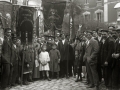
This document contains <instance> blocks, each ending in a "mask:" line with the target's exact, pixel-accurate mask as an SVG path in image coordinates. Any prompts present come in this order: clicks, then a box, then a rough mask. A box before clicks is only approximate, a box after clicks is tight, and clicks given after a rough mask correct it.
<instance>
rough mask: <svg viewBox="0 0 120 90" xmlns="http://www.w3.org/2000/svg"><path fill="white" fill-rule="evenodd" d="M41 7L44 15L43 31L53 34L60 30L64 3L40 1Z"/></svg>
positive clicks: (53, 0) (48, 0)
mask: <svg viewBox="0 0 120 90" xmlns="http://www.w3.org/2000/svg"><path fill="white" fill-rule="evenodd" d="M42 5H43V15H44V31H48V30H50V31H52V34H53V32H55V30H61V29H62V23H63V17H64V9H65V8H66V2H65V1H56V0H52V1H51V0H42Z"/></svg>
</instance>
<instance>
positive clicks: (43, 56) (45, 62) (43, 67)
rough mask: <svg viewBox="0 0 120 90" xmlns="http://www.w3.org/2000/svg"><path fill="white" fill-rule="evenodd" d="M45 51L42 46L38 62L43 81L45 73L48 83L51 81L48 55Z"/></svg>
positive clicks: (44, 46)
mask: <svg viewBox="0 0 120 90" xmlns="http://www.w3.org/2000/svg"><path fill="white" fill-rule="evenodd" d="M46 49H47V47H46V45H43V46H42V51H41V53H40V54H39V61H40V67H39V71H42V74H43V79H45V73H46V75H47V78H48V81H51V79H50V78H49V70H50V69H49V62H50V57H49V53H48V52H47V51H46Z"/></svg>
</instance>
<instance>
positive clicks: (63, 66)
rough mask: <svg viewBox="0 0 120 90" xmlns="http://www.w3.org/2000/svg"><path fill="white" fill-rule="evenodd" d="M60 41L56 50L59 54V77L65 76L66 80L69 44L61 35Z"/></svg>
mask: <svg viewBox="0 0 120 90" xmlns="http://www.w3.org/2000/svg"><path fill="white" fill-rule="evenodd" d="M61 39H62V40H61V41H60V42H59V43H58V50H59V51H60V54H61V60H60V75H61V77H64V76H66V78H68V71H69V70H68V65H69V61H68V59H69V44H68V41H67V40H66V39H65V35H64V34H62V35H61Z"/></svg>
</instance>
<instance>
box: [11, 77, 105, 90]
mask: <svg viewBox="0 0 120 90" xmlns="http://www.w3.org/2000/svg"><path fill="white" fill-rule="evenodd" d="M84 82H85V80H83V81H82V82H75V78H73V77H71V78H69V79H66V78H62V79H59V80H56V79H53V80H52V81H47V80H39V81H34V82H32V83H31V84H29V85H23V86H16V87H13V88H11V89H10V90H94V88H92V89H88V88H86V85H84ZM102 87H103V86H102ZM100 90H105V89H104V88H102V89H100Z"/></svg>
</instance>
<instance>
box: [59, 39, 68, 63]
mask: <svg viewBox="0 0 120 90" xmlns="http://www.w3.org/2000/svg"><path fill="white" fill-rule="evenodd" d="M58 50H59V51H60V55H61V61H63V60H68V57H69V43H68V41H67V40H65V43H64V44H63V43H62V41H60V42H59V43H58Z"/></svg>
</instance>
